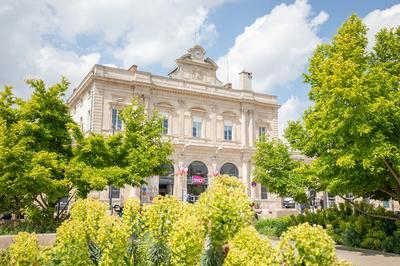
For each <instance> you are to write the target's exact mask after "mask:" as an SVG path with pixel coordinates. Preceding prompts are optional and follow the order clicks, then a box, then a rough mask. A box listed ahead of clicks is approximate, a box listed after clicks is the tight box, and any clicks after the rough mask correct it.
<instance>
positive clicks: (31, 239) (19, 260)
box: [8, 232, 43, 266]
mask: <svg viewBox="0 0 400 266" xmlns="http://www.w3.org/2000/svg"><path fill="white" fill-rule="evenodd" d="M8 256H9V261H10V265H16V266H24V265H27V266H28V265H29V266H39V265H42V263H43V258H42V254H41V249H40V247H39V244H38V239H37V236H36V235H35V234H29V233H26V232H21V233H18V235H17V236H16V237H15V238H14V243H12V244H11V245H10V248H9V255H8Z"/></svg>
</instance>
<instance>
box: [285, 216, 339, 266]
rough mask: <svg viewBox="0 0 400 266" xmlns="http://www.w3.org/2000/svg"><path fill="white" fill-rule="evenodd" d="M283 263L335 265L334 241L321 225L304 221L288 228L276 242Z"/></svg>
mask: <svg viewBox="0 0 400 266" xmlns="http://www.w3.org/2000/svg"><path fill="white" fill-rule="evenodd" d="M278 250H279V256H280V260H281V262H282V263H283V264H284V265H327V266H331V265H335V264H336V263H337V260H336V250H335V242H334V241H333V240H332V239H331V238H330V237H329V236H328V234H327V233H326V232H325V231H324V229H323V228H322V227H321V226H316V227H312V226H310V225H309V224H308V223H304V224H301V225H298V226H295V227H291V228H289V230H288V231H287V232H285V233H284V234H283V236H282V239H281V241H280V242H279V244H278Z"/></svg>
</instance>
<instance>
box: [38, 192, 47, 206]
mask: <svg viewBox="0 0 400 266" xmlns="http://www.w3.org/2000/svg"><path fill="white" fill-rule="evenodd" d="M39 197H40V200H41V201H42V203H43V205H44V206H45V207H44V209H47V208H48V207H49V205H48V204H47V203H46V201H45V200H44V198H43V196H42V194H39Z"/></svg>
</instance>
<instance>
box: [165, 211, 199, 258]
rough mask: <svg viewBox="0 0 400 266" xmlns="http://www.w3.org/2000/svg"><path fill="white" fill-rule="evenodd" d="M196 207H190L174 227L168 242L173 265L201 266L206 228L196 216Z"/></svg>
mask: <svg viewBox="0 0 400 266" xmlns="http://www.w3.org/2000/svg"><path fill="white" fill-rule="evenodd" d="M197 211H198V210H197V206H196V205H190V206H189V207H188V208H187V210H186V212H185V213H184V214H183V215H182V216H181V217H180V218H179V219H178V220H177V222H176V223H175V224H174V225H173V229H172V231H171V234H170V238H169V240H168V245H169V247H170V250H171V264H172V265H199V263H200V258H201V252H202V250H203V246H204V240H205V228H204V226H203V225H202V223H201V220H200V219H199V218H198V217H197V216H196V212H197Z"/></svg>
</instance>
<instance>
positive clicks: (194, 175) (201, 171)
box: [187, 161, 208, 202]
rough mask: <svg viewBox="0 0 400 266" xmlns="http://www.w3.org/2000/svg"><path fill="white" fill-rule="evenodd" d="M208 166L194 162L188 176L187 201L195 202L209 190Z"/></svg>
mask: <svg viewBox="0 0 400 266" xmlns="http://www.w3.org/2000/svg"><path fill="white" fill-rule="evenodd" d="M207 175H208V169H207V166H206V165H205V164H204V163H203V162H200V161H194V162H192V163H191V164H190V165H189V167H188V176H187V201H189V202H195V201H197V200H198V198H199V195H200V194H201V193H203V192H204V191H205V190H206V189H207V185H208V177H207Z"/></svg>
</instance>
